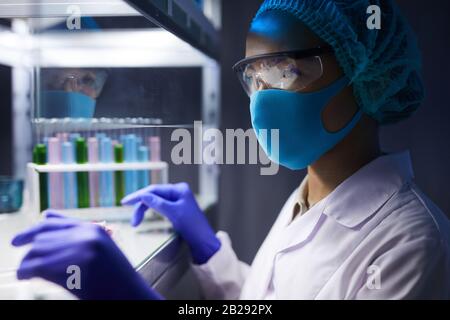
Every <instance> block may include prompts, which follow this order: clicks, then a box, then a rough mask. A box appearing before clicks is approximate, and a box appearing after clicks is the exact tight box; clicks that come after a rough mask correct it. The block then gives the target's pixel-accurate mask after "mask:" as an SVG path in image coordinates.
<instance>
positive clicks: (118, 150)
mask: <svg viewBox="0 0 450 320" xmlns="http://www.w3.org/2000/svg"><path fill="white" fill-rule="evenodd" d="M114 161H115V162H116V163H123V162H124V150H123V145H122V144H116V145H115V146H114ZM114 182H115V185H116V206H121V203H120V202H121V201H122V199H123V198H124V197H125V175H124V172H123V171H116V172H115V173H114Z"/></svg>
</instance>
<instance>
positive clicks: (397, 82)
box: [255, 0, 425, 124]
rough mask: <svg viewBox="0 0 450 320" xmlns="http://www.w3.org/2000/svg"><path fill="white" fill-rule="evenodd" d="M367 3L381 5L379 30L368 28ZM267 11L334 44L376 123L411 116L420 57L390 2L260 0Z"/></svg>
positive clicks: (420, 90) (418, 89) (419, 86)
mask: <svg viewBox="0 0 450 320" xmlns="http://www.w3.org/2000/svg"><path fill="white" fill-rule="evenodd" d="M370 5H378V6H379V7H380V9H381V17H382V18H381V21H382V25H381V29H380V30H378V29H373V30H371V29H369V28H368V26H367V20H368V19H369V17H370V14H368V13H367V9H368V7H369V6H370ZM270 10H281V11H284V12H287V13H289V14H292V15H294V16H295V17H297V18H298V19H300V20H301V21H302V22H303V23H304V24H305V25H307V26H308V27H309V28H310V29H311V30H312V31H313V32H314V33H315V34H317V35H318V36H319V37H320V38H322V39H323V40H324V41H326V42H327V43H328V44H330V45H331V46H332V47H333V48H334V52H335V55H336V58H337V60H338V62H339V64H340V66H341V67H342V69H343V72H344V73H345V75H346V76H347V77H348V78H350V79H351V80H352V85H353V91H354V96H355V99H356V101H357V103H358V104H359V106H360V107H361V109H362V110H363V111H364V112H365V113H366V114H368V115H369V116H371V117H372V118H374V119H376V120H377V121H378V122H379V123H381V124H388V123H395V122H398V121H400V120H403V119H406V118H408V117H409V116H410V115H411V114H413V113H414V112H415V111H416V110H417V109H418V107H419V106H420V104H421V103H422V101H423V99H424V95H425V93H424V87H423V83H422V79H421V75H420V70H421V57H420V52H419V49H418V46H417V41H416V39H415V36H414V34H413V32H412V29H411V27H410V26H409V24H408V22H407V21H406V20H405V18H404V17H403V16H402V15H401V13H400V12H399V9H398V7H397V6H396V5H395V4H394V3H393V1H391V0H372V1H369V0H265V1H264V3H263V4H262V6H261V8H260V9H259V11H258V13H257V14H256V17H255V19H257V18H258V16H260V15H261V14H262V13H265V12H267V11H270Z"/></svg>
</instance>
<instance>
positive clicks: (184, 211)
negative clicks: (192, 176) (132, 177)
mask: <svg viewBox="0 0 450 320" xmlns="http://www.w3.org/2000/svg"><path fill="white" fill-rule="evenodd" d="M122 204H123V205H135V206H136V209H135V212H134V216H133V221H132V225H133V226H138V225H139V224H140V223H141V222H142V220H143V219H144V214H145V212H146V211H147V210H148V209H149V208H151V209H155V210H156V211H157V212H159V213H161V214H162V215H164V216H166V217H167V218H168V219H169V220H170V222H171V223H172V224H173V228H174V229H175V231H177V232H178V233H179V234H180V236H181V237H182V238H183V239H184V240H185V241H186V242H187V244H188V246H189V248H190V250H191V254H192V258H193V260H194V263H196V264H204V263H206V262H208V260H209V259H210V258H211V257H212V256H213V255H214V254H215V253H216V252H217V251H218V250H219V249H220V246H221V243H220V240H219V239H218V238H217V237H216V234H215V233H214V231H213V229H212V228H211V226H210V225H209V223H208V220H207V219H206V216H205V214H204V213H203V212H202V211H201V210H200V208H199V207H198V204H197V202H196V201H195V198H194V195H193V194H192V192H191V190H190V189H189V186H188V185H187V184H186V183H180V184H176V185H153V186H150V187H148V188H145V189H142V190H140V191H137V192H135V193H133V194H131V195H129V196H127V197H125V198H124V199H123V200H122Z"/></svg>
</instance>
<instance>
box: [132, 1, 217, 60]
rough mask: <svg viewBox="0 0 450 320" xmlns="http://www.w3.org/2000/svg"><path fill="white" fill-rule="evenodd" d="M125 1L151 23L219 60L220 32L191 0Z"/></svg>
mask: <svg viewBox="0 0 450 320" xmlns="http://www.w3.org/2000/svg"><path fill="white" fill-rule="evenodd" d="M126 2H127V3H129V4H130V5H131V6H132V7H134V8H135V9H136V10H137V11H139V12H140V13H141V14H142V15H143V16H144V17H146V18H147V19H149V20H150V21H151V22H153V23H155V24H157V25H159V26H161V27H163V28H164V29H166V30H168V31H170V32H171V33H172V34H174V35H176V36H177V37H179V38H180V39H182V40H184V41H186V42H187V43H189V44H191V45H192V46H193V47H195V48H197V49H199V50H200V51H202V52H203V53H205V54H207V55H208V56H210V57H212V58H213V59H215V60H218V58H219V33H218V31H217V30H216V29H215V27H214V25H213V24H212V23H211V22H210V21H209V20H208V18H207V17H206V16H205V15H204V14H203V12H202V10H201V9H200V8H199V7H198V6H197V5H196V4H195V3H194V2H193V1H192V0H147V1H142V0H126Z"/></svg>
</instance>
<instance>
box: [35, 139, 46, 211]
mask: <svg viewBox="0 0 450 320" xmlns="http://www.w3.org/2000/svg"><path fill="white" fill-rule="evenodd" d="M33 162H34V163H35V164H37V165H44V164H46V163H47V147H46V146H45V144H38V145H36V146H35V147H34V149H33ZM39 202H40V208H39V209H40V211H41V212H42V211H44V210H47V209H48V175H47V173H40V174H39Z"/></svg>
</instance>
